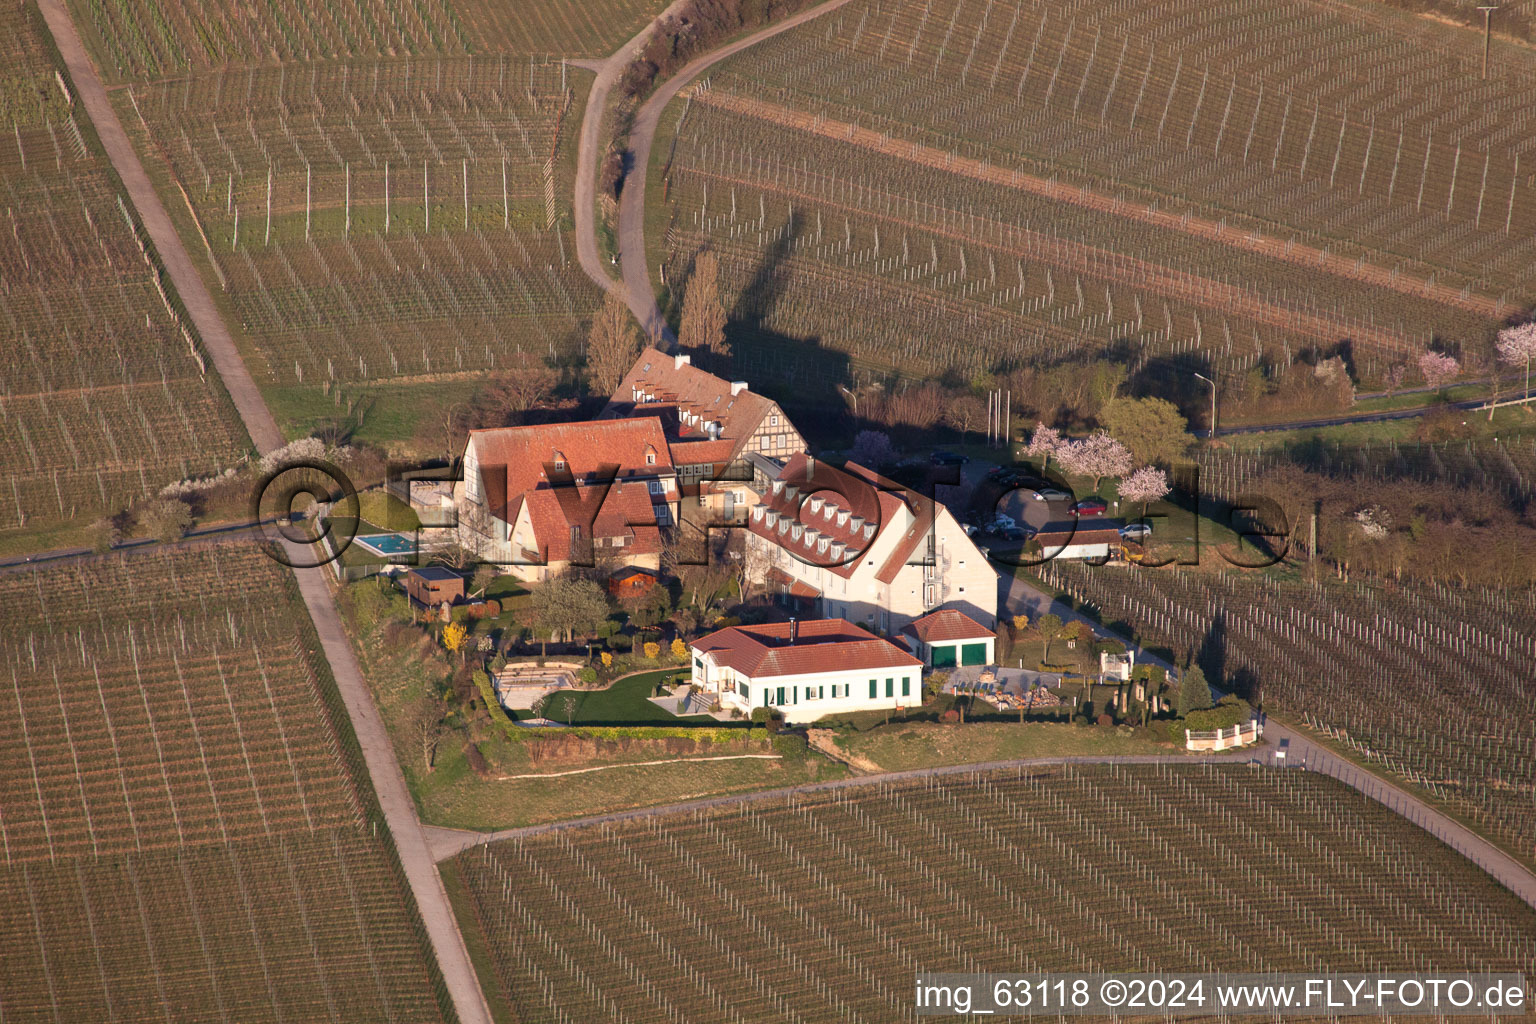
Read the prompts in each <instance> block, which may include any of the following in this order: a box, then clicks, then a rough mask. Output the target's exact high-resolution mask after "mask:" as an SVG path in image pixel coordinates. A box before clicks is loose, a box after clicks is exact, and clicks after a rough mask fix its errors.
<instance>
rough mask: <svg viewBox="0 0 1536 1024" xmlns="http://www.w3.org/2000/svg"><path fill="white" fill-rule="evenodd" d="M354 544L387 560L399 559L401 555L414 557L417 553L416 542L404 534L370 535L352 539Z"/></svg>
mask: <svg viewBox="0 0 1536 1024" xmlns="http://www.w3.org/2000/svg"><path fill="white" fill-rule="evenodd" d="M352 540H353V542H354V543H356V544H358V545H359V546H361V547H362V548H363V549H364V550H366V551H371V552H373V553H374V554H376V555H383V556H384V557H385V558H398V557H400V556H401V555H414V554H415V553H416V540H415V538H414V537H408V536H406V535H405V534H403V533H370V534H368V535H367V536H358V537H354V538H352Z"/></svg>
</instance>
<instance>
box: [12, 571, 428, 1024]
mask: <svg viewBox="0 0 1536 1024" xmlns="http://www.w3.org/2000/svg"><path fill="white" fill-rule="evenodd" d="M0 599H3V600H4V601H5V602H6V604H7V607H8V608H10V609H11V610H12V611H11V613H9V614H8V619H7V622H8V627H9V628H8V630H7V634H6V636H5V638H4V640H3V641H0V650H3V657H4V659H5V663H6V664H7V665H8V666H9V667H10V671H9V673H8V674H9V675H10V679H9V684H10V685H9V686H7V687H6V690H7V691H8V696H7V703H8V704H9V706H10V713H9V714H8V715H7V716H6V719H5V722H6V724H5V726H4V727H3V729H0V785H3V786H4V787H5V791H6V792H7V793H8V794H10V796H9V797H8V798H7V803H6V809H5V816H4V822H3V824H0V893H4V894H5V899H4V903H5V906H6V910H5V911H4V912H3V913H0V938H3V941H4V943H5V947H6V949H7V963H8V969H7V970H6V971H5V972H4V977H3V979H0V1002H3V1004H4V1006H5V1008H6V1017H7V1019H8V1020H58V1019H67V1020H108V1019H117V1020H149V1019H156V1020H159V1019H165V1018H164V1013H165V1012H166V1009H167V1008H169V1009H170V1011H171V1013H172V1017H171V1019H178V1020H192V1019H209V1018H214V1019H218V1018H221V1017H222V1018H225V1019H238V1020H251V1021H260V1020H294V1019H337V1017H338V1014H340V1015H341V1016H343V1017H345V1018H347V1019H359V1020H360V1019H377V1020H411V1021H417V1020H428V1019H440V1016H441V1012H440V1009H439V1006H440V1000H439V996H438V993H437V992H436V990H435V988H436V983H435V981H434V971H435V968H433V967H431V966H429V958H430V950H429V947H427V945H426V942H425V939H424V938H423V933H422V932H421V926H420V924H419V920H418V919H417V917H416V914H415V910H414V908H413V907H412V906H411V904H410V901H409V896H408V893H407V890H406V888H405V884H404V880H403V876H402V875H401V874H400V871H399V868H398V865H397V862H396V861H395V859H394V858H395V854H394V851H393V849H392V848H391V847H390V846H389V845H388V838H387V836H388V833H387V831H385V833H384V835H385V838H382V839H381V838H379V835H378V831H379V830H378V829H377V822H378V820H379V817H380V816H379V814H378V812H377V810H376V809H375V805H374V803H373V795H372V790H371V788H370V787H369V785H368V781H367V779H366V777H365V776H360V775H359V772H361V771H362V770H363V769H362V767H361V755H360V754H358V753H357V752H356V741H355V740H354V739H353V738H352V735H351V732H350V726H349V724H348V723H347V720H346V716H345V712H344V711H343V710H342V709H341V706H340V698H339V696H337V695H335V693H334V692H333V690H332V689H331V687H332V686H333V684H332V683H331V682H330V680H329V677H328V675H327V674H326V673H327V671H328V670H327V669H326V667H325V663H324V660H323V658H321V657H320V656H319V655H317V654H316V653H315V650H317V649H318V644H317V643H316V642H315V641H314V640H313V639H312V637H311V636H310V635H309V634H308V633H307V632H306V629H307V623H308V620H307V617H306V616H305V612H304V609H303V606H302V604H300V603H299V601H298V598H297V589H296V587H295V585H294V583H293V581H292V579H291V575H290V574H289V573H288V571H287V570H284V569H282V568H281V567H279V566H278V565H276V563H274V562H271V561H270V560H268V559H267V558H265V557H264V556H263V555H262V554H260V553H259V552H258V551H257V550H256V549H255V548H254V547H251V546H247V545H237V544H221V545H210V546H203V547H199V548H193V549H188V550H187V551H184V552H181V553H176V554H169V553H159V554H146V555H133V556H118V557H114V558H108V559H97V560H91V561H84V562H78V563H74V564H73V565H71V566H68V567H61V568H51V569H36V570H33V571H30V572H11V573H8V574H5V575H3V576H0ZM343 1008H345V1009H343Z"/></svg>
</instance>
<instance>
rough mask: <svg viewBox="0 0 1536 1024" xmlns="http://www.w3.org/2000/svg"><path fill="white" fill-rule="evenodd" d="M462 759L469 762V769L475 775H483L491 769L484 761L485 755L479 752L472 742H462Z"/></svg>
mask: <svg viewBox="0 0 1536 1024" xmlns="http://www.w3.org/2000/svg"><path fill="white" fill-rule="evenodd" d="M464 760H465V761H467V762H468V763H469V768H470V771H472V772H474V773H475V774H476V775H485V774H486V773H487V772H489V771H490V770H491V766H490V765H488V764H486V763H485V755H484V754H482V753H480V748H479V747H477V746H476V745H475V744H473V743H465V744H464Z"/></svg>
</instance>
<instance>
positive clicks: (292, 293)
mask: <svg viewBox="0 0 1536 1024" xmlns="http://www.w3.org/2000/svg"><path fill="white" fill-rule="evenodd" d="M575 95H576V91H575V89H574V88H573V86H572V85H571V84H570V83H568V81H567V76H566V73H565V71H564V69H563V67H562V65H561V64H560V63H559V62H558V61H557V62H554V63H547V62H543V61H537V62H531V61H529V60H528V59H526V58H483V59H482V58H442V59H430V60H427V59H423V60H405V61H392V62H384V61H374V62H371V63H362V62H357V63H347V62H344V63H339V64H334V65H330V66H325V67H319V66H309V67H306V68H302V69H296V68H286V67H285V68H275V69H262V70H255V69H250V70H246V71H239V72H217V73H213V74H209V75H205V76H201V77H198V78H194V79H189V80H182V81H177V82H168V83H161V84H156V85H151V86H146V87H136V88H135V89H134V91H133V94H132V100H131V101H128V102H126V103H125V104H124V106H125V109H124V115H125V119H126V120H127V122H128V123H130V124H132V123H135V122H137V121H138V120H139V119H140V118H141V117H142V119H143V123H144V124H145V125H147V126H148V128H149V131H150V137H151V138H152V139H153V140H154V142H153V143H152V145H153V146H154V148H155V149H156V150H158V152H159V153H160V154H163V156H164V158H165V161H166V162H167V165H168V169H169V174H170V175H171V178H172V181H173V193H172V198H171V199H170V201H171V202H172V203H175V204H177V205H179V206H181V207H182V208H184V209H186V208H190V209H191V210H192V211H194V214H195V218H196V224H195V225H194V232H193V235H194V237H191V238H189V239H188V244H189V247H190V248H192V249H193V250H194V251H201V252H203V253H204V255H205V256H206V257H207V258H208V259H209V260H210V261H211V262H212V263H213V266H214V274H215V276H216V278H217V279H218V283H219V284H220V285H222V286H223V288H224V289H225V290H226V291H227V292H228V295H229V302H230V305H231V306H232V307H233V312H234V317H235V321H236V323H237V324H238V325H239V327H240V328H241V330H243V332H244V333H245V335H246V337H247V338H249V339H250V340H251V342H252V343H253V344H254V346H255V347H256V349H257V350H258V352H259V354H260V358H261V364H259V365H258V366H257V367H255V370H256V372H257V380H258V381H260V382H263V383H264V384H270V385H278V386H295V385H307V386H310V387H319V386H322V385H328V384H330V383H332V382H349V381H375V380H380V379H387V378H402V377H404V378H412V377H423V376H437V377H440V376H441V375H444V374H454V373H460V372H465V371H476V370H497V369H512V368H516V367H517V366H519V365H522V360H524V359H526V358H530V357H546V356H550V355H559V354H564V353H566V352H568V351H569V350H570V349H571V348H572V347H573V346H574V345H575V344H576V342H577V340H578V339H579V338H581V337H583V336H584V335H585V331H586V327H585V323H586V318H587V317H588V315H589V314H590V311H591V310H592V308H593V307H594V306H595V302H596V289H595V288H594V287H593V286H592V285H591V283H590V282H589V281H588V280H587V278H586V276H585V275H584V274H583V273H582V272H581V269H580V267H579V266H578V265H577V263H576V254H575V249H574V243H573V240H572V239H571V238H570V237H569V221H570V205H569V199H568V196H569V193H570V188H571V186H570V180H569V178H570V170H569V167H568V163H567V161H566V160H565V158H564V155H563V151H564V148H568V146H569V145H570V144H573V143H572V142H571V140H572V139H573V137H574V132H575V125H576V124H577V123H578V122H579V120H580V108H579V106H578V105H576V104H575ZM562 143H566V144H567V146H566V147H562Z"/></svg>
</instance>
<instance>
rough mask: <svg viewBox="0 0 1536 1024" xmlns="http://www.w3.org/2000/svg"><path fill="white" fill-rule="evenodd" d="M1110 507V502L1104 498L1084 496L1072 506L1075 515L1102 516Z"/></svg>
mask: <svg viewBox="0 0 1536 1024" xmlns="http://www.w3.org/2000/svg"><path fill="white" fill-rule="evenodd" d="M1108 509H1109V503H1108V502H1107V501H1105V500H1104V499H1103V498H1084V499H1083V500H1082V501H1080V502H1078V503H1077V504H1076V505H1073V506H1072V514H1073V515H1075V516H1101V515H1103V514H1104V513H1105V512H1106V511H1108Z"/></svg>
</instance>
